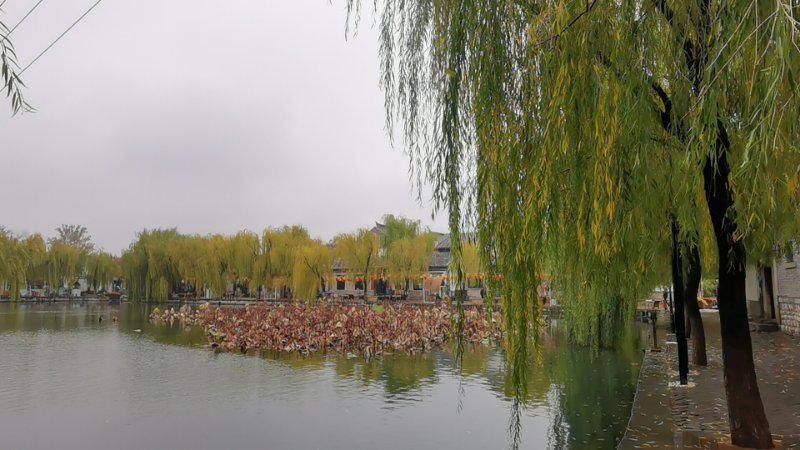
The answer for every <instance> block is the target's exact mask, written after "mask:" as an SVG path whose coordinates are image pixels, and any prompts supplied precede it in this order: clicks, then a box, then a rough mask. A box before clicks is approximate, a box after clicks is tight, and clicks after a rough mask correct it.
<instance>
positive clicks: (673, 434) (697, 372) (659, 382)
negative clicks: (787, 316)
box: [619, 312, 800, 449]
mask: <svg viewBox="0 0 800 450" xmlns="http://www.w3.org/2000/svg"><path fill="white" fill-rule="evenodd" d="M703 324H704V326H705V329H706V342H707V346H706V348H707V353H708V366H706V367H695V366H691V365H690V371H689V384H688V385H687V386H680V385H679V384H678V372H677V367H678V362H677V353H676V348H677V345H675V343H674V341H675V337H674V336H673V335H668V334H666V332H667V330H665V329H664V328H661V329H659V333H664V335H663V336H659V338H660V339H659V340H660V342H662V345H661V348H662V349H663V350H664V351H662V352H648V353H647V354H646V355H645V358H644V362H643V366H642V372H641V375H640V379H639V386H638V389H637V393H636V400H635V401H634V406H633V410H632V415H631V421H630V423H629V426H628V430H627V432H626V435H625V437H624V438H623V440H622V442H621V443H620V446H619V448H621V449H630V448H708V449H715V448H720V449H722V448H738V447H734V446H731V445H730V438H729V435H728V413H727V403H726V400H725V387H724V380H723V373H722V348H721V342H720V328H719V316H718V315H717V313H716V312H704V313H703ZM751 336H752V340H753V350H754V357H755V363H756V372H757V375H758V382H759V389H760V391H761V398H762V400H763V402H764V407H765V410H766V413H767V419H768V420H769V423H770V430H771V431H772V434H773V436H774V439H775V444H776V447H778V448H798V449H800V339H798V338H795V337H791V336H788V335H786V334H784V333H782V332H771V333H758V332H753V333H751ZM689 352H690V355H691V348H690V350H689ZM665 416H669V417H668V418H665Z"/></svg>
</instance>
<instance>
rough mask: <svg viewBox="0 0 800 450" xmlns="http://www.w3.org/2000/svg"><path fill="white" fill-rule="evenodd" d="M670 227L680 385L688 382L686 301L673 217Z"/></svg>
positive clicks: (676, 225) (675, 222) (676, 227)
mask: <svg viewBox="0 0 800 450" xmlns="http://www.w3.org/2000/svg"><path fill="white" fill-rule="evenodd" d="M670 226H671V228H672V289H673V292H674V293H675V295H674V296H673V298H674V299H675V340H676V341H678V378H679V380H680V384H686V383H688V381H689V349H688V345H687V343H686V333H685V329H684V326H685V325H686V322H685V319H684V317H683V315H684V314H683V313H684V306H683V303H684V300H685V299H686V289H685V286H684V279H683V263H682V260H681V252H680V244H679V242H678V234H679V233H680V228H679V226H678V222H677V220H676V219H675V217H674V216H673V217H672V220H671V223H670Z"/></svg>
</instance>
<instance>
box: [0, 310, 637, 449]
mask: <svg viewBox="0 0 800 450" xmlns="http://www.w3.org/2000/svg"><path fill="white" fill-rule="evenodd" d="M148 314H149V306H148V305H144V304H123V305H105V304H100V303H82V304H81V303H71V304H3V305H0V346H2V347H0V348H3V349H4V350H3V358H4V359H6V360H10V361H14V364H11V365H5V366H3V367H0V378H3V379H10V380H13V381H12V382H11V384H10V385H8V386H6V389H2V388H0V403H2V404H4V405H8V406H6V408H7V409H8V410H10V411H17V412H18V413H20V414H18V415H19V417H22V418H25V419H26V420H29V421H32V422H34V423H36V421H37V420H44V419H43V418H45V417H48V415H49V414H50V413H49V412H48V409H49V408H50V407H51V406H52V402H53V401H57V400H58V399H67V398H73V397H75V396H77V397H78V398H80V397H81V396H83V395H86V396H91V395H93V389H95V390H97V389H99V390H100V392H107V394H106V395H107V396H108V397H110V398H112V399H114V400H115V401H116V403H114V405H113V406H114V408H113V409H112V410H111V413H108V412H104V413H103V414H112V415H114V414H116V415H119V416H122V417H125V418H126V420H128V422H129V426H130V424H133V425H134V426H133V428H135V429H136V430H137V436H139V440H138V441H136V442H135V443H131V444H130V445H128V444H123V445H119V446H117V447H120V448H128V446H129V447H130V448H147V445H145V444H146V443H143V442H140V441H141V435H142V434H149V435H152V436H160V435H159V433H160V432H161V431H162V427H164V426H166V427H167V428H168V429H173V428H178V429H179V428H181V427H182V426H185V427H190V425H187V424H185V423H183V422H182V421H181V418H180V417H181V414H182V415H183V417H185V416H186V415H187V414H189V415H190V416H191V415H192V414H195V415H200V416H204V414H207V413H212V412H213V416H214V421H215V422H214V423H215V424H217V427H218V429H216V430H215V434H214V436H213V437H212V436H208V437H207V438H206V439H205V440H203V441H200V440H198V441H197V442H196V443H195V444H193V445H192V446H191V447H193V448H215V443H216V444H219V445H223V439H228V440H230V439H233V440H234V441H233V442H234V443H235V444H236V445H235V447H238V448H259V447H263V444H264V443H265V442H269V443H271V444H274V445H272V446H275V447H276V448H277V447H281V448H314V447H324V448H373V447H374V445H373V444H369V442H372V441H370V439H368V438H370V437H372V438H377V437H378V436H381V439H391V441H389V442H387V441H385V440H382V441H381V442H382V443H383V444H382V445H381V446H382V447H385V448H398V449H400V448H408V447H414V448H431V449H433V448H452V447H459V448H467V449H469V448H476V449H478V448H501V447H503V446H507V445H509V444H510V445H511V446H512V447H513V446H514V443H515V442H516V443H520V442H521V443H522V445H521V446H522V447H526V448H527V447H530V448H540V447H545V446H547V447H550V448H613V447H614V446H615V443H616V442H617V440H618V439H620V437H621V435H622V433H623V432H624V429H625V426H626V423H627V420H628V415H629V412H630V405H631V402H632V398H633V393H634V391H635V387H636V378H637V376H638V371H639V363H640V361H641V350H640V342H641V338H640V336H639V334H638V329H636V328H634V327H631V330H630V332H629V333H628V334H627V335H626V336H624V338H623V339H622V346H621V348H620V349H619V350H615V351H610V350H595V351H592V350H589V349H585V348H579V347H571V346H570V345H569V344H568V343H567V342H566V340H565V337H564V336H563V335H562V334H561V333H560V332H559V327H558V323H557V322H555V323H554V326H552V327H551V330H550V331H549V333H548V334H547V335H546V336H545V337H544V338H543V339H542V345H541V348H540V351H539V352H538V354H536V355H534V354H533V353H532V352H531V353H530V354H525V355H523V360H524V361H525V364H523V365H520V366H519V368H518V369H519V370H516V371H512V370H509V367H508V365H507V364H506V355H505V354H504V352H503V350H502V349H501V348H499V347H494V346H485V345H478V346H468V347H466V348H465V349H464V352H463V355H462V357H461V360H460V364H456V361H455V359H454V356H453V355H454V351H452V349H444V350H436V351H433V352H430V353H421V354H414V355H410V354H406V353H395V354H392V355H385V356H383V357H381V358H373V359H370V360H365V359H364V358H362V357H354V356H352V355H350V357H348V355H333V354H329V355H322V354H317V355H312V356H301V355H297V354H271V353H261V354H252V353H251V354H249V355H247V356H245V355H238V354H216V353H214V352H212V351H211V350H208V349H207V348H205V347H204V345H205V337H204V335H203V332H202V330H199V329H197V328H191V327H189V328H187V327H183V326H181V325H180V324H178V323H175V324H173V325H172V326H164V325H154V324H151V323H150V322H149V321H148V320H147V316H148ZM100 317H103V321H102V322H101V321H100V320H99V319H100ZM113 317H116V318H117V322H116V323H114V322H113V321H112V320H111V319H112V318H113ZM43 333H44V334H45V335H46V336H48V337H49V338H48V339H47V340H46V341H43V340H42V339H41V336H42V335H43ZM67 336H71V338H67ZM102 342H107V343H109V346H108V349H104V348H105V347H100V350H98V346H99V345H101V344H100V343H102ZM90 344H91V345H90ZM112 344H113V345H112ZM176 344H177V346H176ZM84 346H86V347H84ZM165 346H166V347H165ZM180 346H189V347H197V349H196V350H192V351H187V350H185V349H181V347H180ZM46 349H51V350H52V351H51V352H50V353H48V354H49V355H51V356H50V357H49V358H48V359H46V360H45V359H44V358H42V359H40V358H39V357H37V353H42V352H45V351H46ZM98 351H99V352H100V355H99V356H98V355H94V354H88V353H87V352H98ZM103 352H105V353H103ZM109 355H112V356H113V357H110V356H109ZM59 358H61V359H59ZM78 360H79V361H81V363H80V364H79V366H80V371H89V372H94V373H98V374H102V375H103V376H98V377H97V379H96V380H94V382H95V383H96V384H94V385H91V384H86V385H84V384H81V383H80V382H77V381H76V382H73V383H72V384H71V385H70V384H63V385H62V384H60V383H61V382H62V381H63V382H65V383H69V380H70V377H77V376H78V370H79V369H78V368H76V367H77V366H78V364H73V362H74V361H78ZM32 372H36V373H38V374H39V376H38V377H33V378H28V379H26V378H25V374H30V373H32ZM51 372H53V373H51ZM57 372H62V373H57ZM73 372H75V373H73ZM76 379H77V378H76ZM77 380H78V381H80V379H77ZM176 382H178V383H180V390H179V391H177V392H176V391H175V389H174V385H172V387H170V385H169V384H161V383H176ZM154 383H155V384H154ZM106 385H108V386H106ZM64 386H71V387H70V389H67V388H66V387H64ZM41 390H46V391H47V392H49V393H50V394H51V397H50V398H45V397H42V396H40V395H38V394H37V393H36V392H37V391H41ZM164 399H169V402H170V404H172V405H174V407H175V408H176V409H177V410H178V411H181V414H178V415H169V416H165V412H164V411H163V410H162V409H161V407H160V406H159V405H161V404H162V402H163V401H164ZM462 401H463V408H462V407H460V404H459V402H462ZM65 403H66V404H69V403H68V402H66V401H65ZM85 408H88V407H85ZM98 408H100V409H102V408H101V407H99V406H98ZM206 410H208V412H204V411H206ZM81 412H83V414H84V415H86V416H88V417H94V416H93V415H92V413H91V410H90V411H89V412H87V411H86V410H81ZM94 413H96V411H95V412H94ZM78 415H80V414H78ZM223 415H224V418H223ZM151 416H155V417H159V418H160V421H159V422H158V423H157V424H156V423H153V422H152V421H150V420H148V419H147V418H149V417H151ZM131 417H133V418H135V419H130V418H131ZM6 419H7V420H6ZM16 419H17V417H16V416H13V417H6V416H4V415H3V413H0V431H10V432H11V436H12V437H13V436H14V429H13V428H11V427H13V423H14V421H15V420H16ZM256 419H258V420H270V421H271V422H269V424H270V425H266V427H267V428H269V429H270V435H269V436H268V437H266V439H267V440H264V439H265V437H264V436H261V435H260V431H259V430H260V428H259V427H261V428H264V427H265V425H263V424H262V425H258V424H257V423H263V422H258V421H257V420H256ZM19 420H22V419H19ZM297 421H300V422H301V423H309V424H313V425H314V430H308V429H306V428H303V427H300V428H298V426H299V425H298V424H297V423H295V422H297ZM251 422H253V428H250V427H248V426H247V425H248V424H250V423H251ZM431 424H435V426H434V428H433V429H431V428H430V427H431V426H432V425H431ZM398 429H400V430H413V429H419V430H423V429H425V430H431V431H426V432H420V431H417V432H413V433H412V432H406V433H402V432H399V431H397V430H398ZM125 430H129V429H123V430H117V431H116V432H122V433H124V431H125ZM192 430H193V432H195V433H200V434H203V433H208V432H210V430H208V429H205V428H199V429H196V428H192ZM389 430H392V431H389ZM437 430H438V431H437ZM164 433H165V436H166V431H164ZM242 433H244V434H242ZM353 433H356V434H359V433H364V434H366V435H365V436H364V438H365V441H364V443H363V444H364V445H361V444H360V442H361V441H360V440H359V439H361V437H359V438H355V439H352V438H351V434H353ZM509 433H510V434H509ZM478 435H479V436H478ZM42 438H43V439H44V438H46V433H45V436H43V437H42ZM162 438H164V439H168V442H169V439H173V438H171V437H168V436H167V437H163V436H162ZM52 439H53V441H52V442H50V443H55V442H58V441H57V440H56V438H55V436H54V437H53V438H52ZM215 439H219V441H215ZM282 439H283V440H285V441H282ZM340 441H341V442H340ZM11 442H12V443H13V442H14V440H13V438H12V440H11ZM19 442H21V443H24V442H26V441H25V439H23V438H20V441H19ZM19 442H18V443H19ZM76 442H79V443H81V444H83V445H84V447H86V448H104V446H101V445H93V444H92V442H86V441H81V438H76ZM193 442H194V441H193ZM280 442H284V443H287V444H288V445H284V446H280V445H278V444H279V443H280ZM43 443H44V444H47V443H48V442H47V441H45V442H43ZM161 444H163V442H162V443H161ZM175 444H176V445H167V447H169V448H177V447H182V448H189V446H186V445H180V444H181V443H180V442H178V443H175ZM384 444H385V445H384ZM230 445H231V443H230V442H228V443H227V444H225V445H223V446H228V447H230ZM43 446H44V447H47V445H43ZM17 447H19V448H34V447H31V446H28V447H26V446H25V445H21V446H16V445H12V447H10V448H17ZM40 447H41V446H40ZM79 447H80V446H78V445H76V446H75V448H79ZM156 447H158V448H163V447H164V445H157V446H156Z"/></svg>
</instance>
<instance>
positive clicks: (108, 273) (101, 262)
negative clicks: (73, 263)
mask: <svg viewBox="0 0 800 450" xmlns="http://www.w3.org/2000/svg"><path fill="white" fill-rule="evenodd" d="M120 275H121V273H120V267H119V264H118V261H117V260H116V258H114V256H113V255H111V254H110V253H106V252H103V251H94V252H91V253H89V254H88V255H87V256H86V282H87V283H88V284H89V286H90V287H91V288H92V290H93V291H95V292H96V291H97V290H98V289H105V287H106V286H108V285H109V284H111V282H112V281H114V279H115V278H118V277H119V276H120Z"/></svg>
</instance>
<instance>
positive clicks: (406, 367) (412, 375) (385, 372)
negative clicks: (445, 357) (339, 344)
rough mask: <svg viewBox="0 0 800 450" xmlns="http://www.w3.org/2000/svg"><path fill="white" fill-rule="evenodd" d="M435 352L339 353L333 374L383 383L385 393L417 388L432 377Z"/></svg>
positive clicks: (427, 382) (369, 382) (410, 390)
mask: <svg viewBox="0 0 800 450" xmlns="http://www.w3.org/2000/svg"><path fill="white" fill-rule="evenodd" d="M436 360H437V357H436V355H434V354H432V353H417V354H413V355H412V354H406V353H394V354H391V355H385V356H383V357H377V358H371V359H369V360H366V359H364V358H363V357H354V358H347V357H345V356H341V357H338V358H336V360H335V362H334V370H335V372H336V374H337V375H338V376H340V377H342V378H348V379H354V380H357V381H360V382H362V383H363V384H365V385H371V384H372V383H375V382H383V386H384V389H385V391H386V394H387V395H388V396H390V397H391V396H394V395H398V394H403V393H407V392H412V391H416V390H420V389H421V388H422V387H423V386H424V385H426V384H430V383H434V382H435V379H436Z"/></svg>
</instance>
